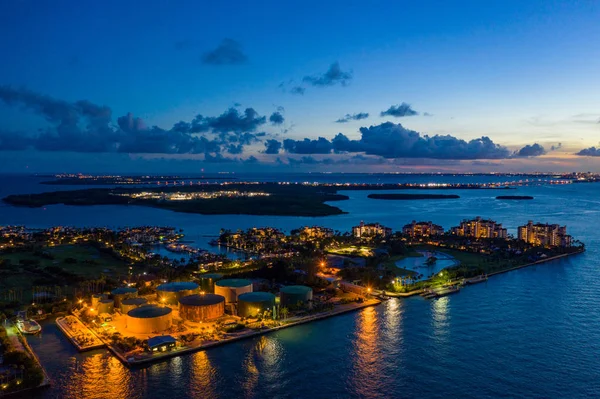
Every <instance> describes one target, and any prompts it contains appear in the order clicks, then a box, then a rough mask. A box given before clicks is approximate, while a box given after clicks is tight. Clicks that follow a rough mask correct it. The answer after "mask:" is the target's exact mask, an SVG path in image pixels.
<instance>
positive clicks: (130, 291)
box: [111, 287, 137, 295]
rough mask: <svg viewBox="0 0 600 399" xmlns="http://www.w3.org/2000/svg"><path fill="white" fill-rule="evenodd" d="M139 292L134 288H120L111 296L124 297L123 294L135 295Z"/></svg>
mask: <svg viewBox="0 0 600 399" xmlns="http://www.w3.org/2000/svg"><path fill="white" fill-rule="evenodd" d="M135 292H137V289H135V288H133V287H119V288H116V289H114V290H113V291H112V292H111V294H113V295H123V294H133V293H135Z"/></svg>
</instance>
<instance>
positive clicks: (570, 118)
mask: <svg viewBox="0 0 600 399" xmlns="http://www.w3.org/2000/svg"><path fill="white" fill-rule="evenodd" d="M232 10H235V11H232ZM598 20H600V4H598V3H594V2H575V1H559V2H552V3H550V2H547V1H530V2H526V3H523V2H518V1H503V2H485V3H481V2H469V1H453V2H441V1H427V2H425V3H423V2H421V3H419V4H415V3H409V2H377V1H376V2H369V3H358V2H338V1H331V2H326V3H324V4H323V3H318V2H302V3H298V4H297V5H294V4H291V3H285V4H281V2H270V1H264V2H258V3H252V4H249V3H244V2H239V3H238V2H234V3H227V4H216V3H213V2H207V3H205V2H180V3H178V5H177V7H174V6H173V5H172V4H169V3H165V2H159V1H150V2H147V3H145V4H144V7H140V6H139V3H137V2H116V1H107V2H102V3H80V2H74V1H65V2H60V3H52V2H34V1H30V0H23V1H11V2H4V3H2V4H0V22H1V23H0V35H1V36H2V37H3V38H5V40H3V41H0V52H1V53H2V54H3V60H4V62H3V63H2V64H0V121H1V122H2V123H1V124H0V157H1V158H2V159H3V160H4V161H3V162H2V163H0V172H11V173H12V172H50V173H52V172H90V173H94V172H136V173H143V172H147V173H156V172H174V173H186V172H187V173H200V172H202V171H206V172H218V171H230V172H250V171H255V172H286V171H294V172H303V171H307V172H309V171H332V172H411V171H413V172H519V171H523V172H533V171H555V172H570V171H588V170H589V171H593V172H600V90H599V89H600V77H599V76H598V73H597V71H598V70H600V47H598V45H597V43H596V41H597V38H598V37H600V26H599V24H598V23H597V21H598Z"/></svg>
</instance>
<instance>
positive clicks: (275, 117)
mask: <svg viewBox="0 0 600 399" xmlns="http://www.w3.org/2000/svg"><path fill="white" fill-rule="evenodd" d="M284 121H285V118H284V117H283V115H282V114H281V112H279V111H277V112H273V113H272V114H271V116H270V117H269V122H271V123H272V124H273V125H281V124H282V123H283V122H284Z"/></svg>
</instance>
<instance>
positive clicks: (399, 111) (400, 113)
mask: <svg viewBox="0 0 600 399" xmlns="http://www.w3.org/2000/svg"><path fill="white" fill-rule="evenodd" d="M379 115H380V116H394V117H396V118H401V117H405V116H414V115H419V113H418V112H417V111H415V110H414V109H412V108H411V106H410V104H407V103H402V104H400V105H392V106H390V107H389V108H388V109H387V110H385V111H381V113H380V114H379Z"/></svg>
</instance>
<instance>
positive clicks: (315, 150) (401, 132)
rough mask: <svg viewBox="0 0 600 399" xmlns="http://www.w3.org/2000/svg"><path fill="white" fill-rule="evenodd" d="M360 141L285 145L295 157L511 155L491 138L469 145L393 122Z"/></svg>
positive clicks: (367, 131) (365, 131)
mask: <svg viewBox="0 0 600 399" xmlns="http://www.w3.org/2000/svg"><path fill="white" fill-rule="evenodd" d="M360 133H361V138H360V140H351V139H349V138H348V137H347V136H345V135H344V134H342V133H339V134H337V135H336V136H335V137H334V138H333V139H332V140H331V141H329V140H327V139H326V138H323V137H319V138H318V139H317V140H311V139H304V140H291V139H287V140H284V142H283V148H284V150H285V151H286V152H288V153H294V154H306V155H309V154H329V153H331V152H332V151H333V152H334V153H364V154H367V155H374V156H379V157H383V158H390V159H392V158H432V159H455V160H462V159H504V158H508V157H510V156H511V152H510V151H509V150H508V149H507V148H505V147H503V146H500V145H498V144H495V143H494V142H493V141H492V140H491V139H490V138H489V137H481V138H478V139H474V140H470V141H465V140H462V139H459V138H456V137H453V136H450V135H435V136H427V135H423V136H422V135H421V134H420V133H418V132H415V131H413V130H408V129H405V128H404V127H403V126H402V125H401V124H394V123H391V122H386V123H382V124H380V125H375V126H370V127H362V128H360Z"/></svg>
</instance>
